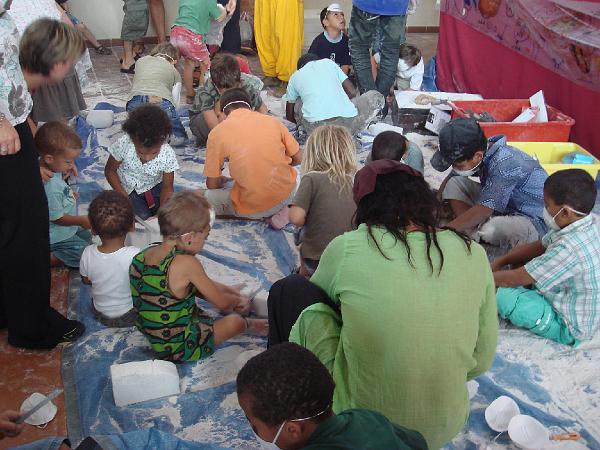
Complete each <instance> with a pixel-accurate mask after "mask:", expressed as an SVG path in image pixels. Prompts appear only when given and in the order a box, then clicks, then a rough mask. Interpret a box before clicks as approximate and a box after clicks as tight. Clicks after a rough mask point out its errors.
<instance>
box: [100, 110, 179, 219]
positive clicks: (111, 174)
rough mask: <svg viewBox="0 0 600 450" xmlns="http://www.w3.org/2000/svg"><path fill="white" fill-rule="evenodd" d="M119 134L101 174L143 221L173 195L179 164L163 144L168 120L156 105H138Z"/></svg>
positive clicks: (109, 150) (109, 149)
mask: <svg viewBox="0 0 600 450" xmlns="http://www.w3.org/2000/svg"><path fill="white" fill-rule="evenodd" d="M123 131H125V134H124V135H123V136H122V137H121V138H120V139H119V140H118V141H117V142H115V143H114V144H113V145H111V146H110V147H109V148H108V152H109V153H110V156H109V157H108V160H107V161H106V166H105V168H104V174H105V176H106V179H107V181H108V183H109V184H110V185H111V187H112V188H113V189H114V190H115V191H118V192H121V193H123V194H125V195H126V196H128V197H129V200H130V201H131V203H132V204H133V212H134V213H135V214H136V215H137V216H139V217H140V218H142V219H147V218H149V217H150V216H153V215H155V214H156V212H157V210H158V208H159V207H160V205H161V204H163V203H165V202H166V201H167V200H168V199H169V198H170V197H171V195H172V194H173V182H174V179H175V171H176V170H177V169H178V168H179V164H178V163H177V157H176V156H175V152H174V151H173V148H171V146H170V145H169V144H167V140H168V139H169V135H170V134H171V120H170V119H169V117H168V116H167V113H165V112H164V111H163V110H162V109H161V108H160V107H159V106H157V105H153V104H146V105H141V106H138V107H137V108H136V109H134V110H133V111H130V112H129V117H128V118H127V120H126V121H125V123H123Z"/></svg>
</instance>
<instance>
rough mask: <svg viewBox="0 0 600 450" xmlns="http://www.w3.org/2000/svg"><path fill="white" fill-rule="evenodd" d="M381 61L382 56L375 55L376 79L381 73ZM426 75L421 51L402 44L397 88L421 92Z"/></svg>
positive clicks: (374, 71) (373, 60)
mask: <svg viewBox="0 0 600 450" xmlns="http://www.w3.org/2000/svg"><path fill="white" fill-rule="evenodd" d="M380 61H381V54H380V53H374V54H373V56H372V61H371V65H372V67H373V77H374V78H375V79H376V78H377V72H378V71H379V64H380ZM424 74H425V64H424V63H423V57H422V56H421V51H420V50H419V49H418V48H417V47H415V46H414V45H410V44H402V45H401V46H400V59H399V60H398V69H397V72H396V84H395V88H396V89H398V90H400V91H420V90H421V85H422V84H423V75H424Z"/></svg>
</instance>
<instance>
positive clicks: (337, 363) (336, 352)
mask: <svg viewBox="0 0 600 450" xmlns="http://www.w3.org/2000/svg"><path fill="white" fill-rule="evenodd" d="M373 233H374V235H375V237H376V239H377V242H378V244H379V246H380V247H381V248H382V249H383V251H384V252H385V254H386V256H387V257H388V258H389V259H386V258H384V257H383V256H382V255H381V254H380V253H379V251H378V250H377V247H376V246H375V245H374V243H373V241H372V239H371V238H370V237H368V233H367V227H366V226H365V225H364V224H362V225H360V226H359V227H358V229H357V230H355V231H351V232H349V233H345V234H344V235H342V236H339V237H337V238H335V239H334V240H333V241H332V242H331V243H330V244H329V246H327V248H326V249H325V251H324V253H323V255H322V256H321V260H320V263H319V267H318V268H317V271H316V272H315V274H314V275H313V277H312V278H311V281H312V282H313V283H315V284H316V285H318V286H320V287H321V288H322V289H324V290H325V292H326V293H327V294H328V295H329V297H330V298H331V299H332V300H333V301H334V302H336V303H339V304H340V305H341V314H342V320H343V324H342V325H341V327H340V325H339V324H338V325H337V327H338V329H337V336H336V330H335V328H334V326H333V325H332V323H334V320H332V319H331V318H330V317H327V315H326V314H321V316H320V317H324V318H323V319H321V318H320V317H317V319H316V320H317V321H316V322H315V321H314V320H313V322H312V324H310V325H311V328H312V329H314V327H316V328H317V329H319V330H321V331H322V332H321V333H319V335H318V336H317V335H316V334H314V333H313V334H312V335H311V334H310V333H308V334H307V333H303V332H302V329H303V328H306V327H304V326H303V325H304V324H303V323H302V321H303V318H304V316H305V314H306V313H307V310H305V311H304V312H303V313H302V316H301V317H300V319H299V321H298V322H296V325H295V326H294V328H295V329H293V330H292V334H291V335H290V340H293V342H297V343H299V344H301V345H304V346H305V347H307V348H309V349H310V350H312V351H313V352H314V353H315V354H316V355H317V356H319V358H320V359H321V360H322V361H323V363H324V364H325V365H326V366H328V367H329V368H330V370H331V371H332V375H333V378H334V380H335V383H336V389H335V394H334V411H336V412H339V411H344V410H347V409H351V408H368V409H373V410H375V411H379V412H381V413H383V414H385V416H386V417H387V418H388V419H390V420H391V421H392V422H394V423H397V424H400V425H402V426H406V427H408V428H411V429H415V430H417V431H419V432H420V433H422V434H423V436H425V439H426V440H427V443H428V444H429V447H430V448H440V447H441V446H442V445H443V444H444V443H446V442H447V441H449V440H451V439H452V438H453V437H454V436H455V435H456V434H457V433H458V432H459V431H460V430H461V428H462V427H463V426H464V425H465V423H466V421H467V418H468V416H469V398H468V393H467V388H466V382H467V380H469V379H471V378H474V377H476V376H478V375H480V374H481V373H483V372H485V371H486V370H487V369H488V368H489V367H490V366H491V364H492V361H493V359H494V355H495V351H496V340H497V334H498V319H497V311H496V298H495V288H494V280H493V277H492V271H491V269H490V264H489V262H488V260H487V256H486V254H485V251H484V250H483V248H482V247H481V246H480V245H478V244H476V243H472V244H471V252H470V253H469V252H468V251H467V248H466V245H465V243H464V242H463V241H462V239H460V238H459V237H458V236H457V235H456V234H455V233H453V232H452V231H449V230H448V231H441V232H439V233H438V235H437V239H438V242H439V245H440V246H441V248H442V251H443V254H444V266H443V269H442V272H441V274H439V275H438V270H437V269H438V268H439V263H440V257H439V255H438V252H437V250H436V249H435V247H434V246H433V245H432V246H431V250H430V254H431V259H432V260H433V264H434V272H433V273H432V272H431V270H430V268H429V265H428V262H427V257H426V252H425V248H426V241H425V234H423V233H421V232H412V233H408V237H407V239H408V243H409V245H410V248H411V258H412V266H411V265H410V264H409V262H408V258H407V251H406V249H405V247H404V246H403V245H402V244H401V243H399V242H398V243H397V242H395V240H394V238H393V237H392V236H391V235H390V234H389V233H387V232H385V230H383V229H380V228H374V229H373ZM319 306H320V305H319ZM311 308H312V307H311ZM317 308H318V307H317ZM308 309H310V308H308ZM311 319H313V317H310V316H307V320H306V322H310V320H311ZM319 320H321V321H322V323H319ZM298 332H299V334H300V336H298ZM324 334H327V336H324ZM332 355H333V356H332Z"/></svg>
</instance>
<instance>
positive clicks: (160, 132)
mask: <svg viewBox="0 0 600 450" xmlns="http://www.w3.org/2000/svg"><path fill="white" fill-rule="evenodd" d="M171 129H172V128H171V119H169V116H168V115H167V113H166V112H164V111H163V110H162V109H161V108H160V106H157V105H154V104H152V103H146V104H144V105H141V106H138V107H137V108H135V109H134V110H133V111H131V112H130V113H129V115H128V116H127V120H126V121H125V122H124V123H123V131H124V132H125V133H127V134H128V135H129V137H130V138H131V140H132V142H133V144H134V145H135V150H136V152H137V154H138V157H139V158H140V160H141V161H142V162H147V161H151V160H153V159H154V158H156V156H157V155H158V154H159V153H160V147H161V146H162V145H163V144H164V143H165V142H166V141H167V139H169V135H170V134H171Z"/></svg>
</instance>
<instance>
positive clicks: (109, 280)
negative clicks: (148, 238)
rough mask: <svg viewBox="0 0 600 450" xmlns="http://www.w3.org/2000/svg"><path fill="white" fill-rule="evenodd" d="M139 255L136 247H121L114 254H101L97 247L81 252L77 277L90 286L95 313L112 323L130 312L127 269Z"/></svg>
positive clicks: (92, 246)
mask: <svg viewBox="0 0 600 450" xmlns="http://www.w3.org/2000/svg"><path fill="white" fill-rule="evenodd" d="M139 252H140V249H139V248H137V247H123V248H120V249H119V250H117V251H116V252H113V253H102V252H101V251H99V250H98V246H97V245H89V246H87V247H86V248H85V249H84V250H83V254H82V255H81V262H80V263H79V273H80V274H81V276H83V277H86V278H89V280H90V281H91V282H92V299H93V301H94V308H96V310H97V311H98V312H101V313H102V314H104V315H105V316H107V317H110V318H111V319H112V318H115V317H120V316H122V315H123V314H125V313H126V312H127V311H129V310H130V309H131V308H133V300H132V299H131V289H130V287H129V266H130V265H131V260H132V259H133V257H134V256H135V255H137V254H138V253H139Z"/></svg>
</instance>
